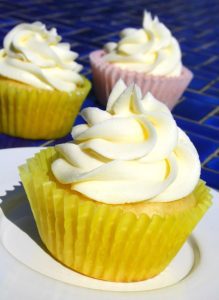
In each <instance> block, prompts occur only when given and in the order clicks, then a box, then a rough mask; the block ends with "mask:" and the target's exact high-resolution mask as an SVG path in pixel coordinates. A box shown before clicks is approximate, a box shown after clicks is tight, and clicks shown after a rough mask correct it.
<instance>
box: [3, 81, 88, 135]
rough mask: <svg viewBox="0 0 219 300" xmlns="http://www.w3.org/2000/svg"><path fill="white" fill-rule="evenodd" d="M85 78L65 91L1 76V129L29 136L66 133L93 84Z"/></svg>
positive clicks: (9, 132) (69, 129)
mask: <svg viewBox="0 0 219 300" xmlns="http://www.w3.org/2000/svg"><path fill="white" fill-rule="evenodd" d="M83 79H84V84H83V86H78V87H77V88H76V90H75V91H73V92H71V93H66V92H61V91H57V90H53V91H48V90H42V89H37V88H34V87H31V86H28V85H25V84H22V83H18V82H15V81H12V80H8V79H4V78H0V132H2V133H6V134H9V135H12V136H16V137H21V138H29V139H53V138H59V137H62V136H65V135H66V134H67V133H69V132H70V131H71V128H72V125H73V122H74V120H75V118H76V116H77V114H78V112H79V110H80V107H81V105H82V103H83V101H84V99H85V98H86V96H87V94H88V92H89V90H90V88H91V84H90V82H89V81H88V80H87V79H86V78H85V77H83Z"/></svg>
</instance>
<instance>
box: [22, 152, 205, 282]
mask: <svg viewBox="0 0 219 300" xmlns="http://www.w3.org/2000/svg"><path fill="white" fill-rule="evenodd" d="M57 157H58V154H57V153H56V151H55V149H54V148H48V149H46V150H43V151H41V152H40V153H38V154H36V155H35V157H34V158H31V159H29V160H28V161H27V163H26V164H25V165H23V166H21V167H20V176H21V179H22V182H23V185H24V188H25V191H26V193H27V197H28V199H29V202H30V205H31V208H32V211H33V215H34V218H35V221H36V224H37V228H38V230H39V234H40V236H41V239H42V241H43V243H44V244H45V245H46V247H47V248H48V250H49V252H50V253H51V254H52V255H53V256H54V257H55V258H56V259H57V260H58V261H60V262H62V263H63V264H64V265H66V266H68V267H69V268H71V269H73V270H75V271H78V272H80V273H82V274H85V275H87V276H90V277H93V278H98V279H102V280H108V281H117V282H133V281H140V280H145V279H147V278H152V277H154V276H155V275H157V274H159V273H160V272H161V271H163V270H164V269H165V268H166V266H167V265H168V264H169V263H170V261H171V260H172V259H173V258H174V256H175V255H176V254H177V252H178V251H179V249H180V248H181V246H182V245H183V243H184V242H185V241H186V239H187V237H188V235H189V234H190V233H191V232H192V230H193V229H194V227H195V226H196V224H197V223H198V222H199V221H200V219H201V218H202V216H203V215H204V214H205V212H206V211H207V209H208V207H209V206H210V205H211V195H210V193H209V190H208V188H207V187H206V186H205V184H204V183H203V182H202V181H200V182H199V184H198V186H197V187H196V189H195V191H194V195H195V197H196V198H197V205H196V206H194V207H193V208H192V209H191V208H190V209H187V210H186V209H185V211H183V212H180V213H179V212H178V213H177V214H173V215H168V216H163V217H162V216H158V215H153V216H152V217H149V216H147V215H146V214H140V215H139V216H136V215H135V214H134V213H132V212H124V211H123V210H122V209H121V208H118V207H117V206H116V205H107V204H103V203H100V202H95V201H92V200H90V199H88V198H85V197H84V196H83V195H80V194H79V193H76V192H74V191H72V190H70V188H69V187H65V186H64V185H61V184H59V183H58V182H56V180H55V179H54V177H53V175H52V174H51V171H50V166H51V162H52V161H53V160H54V159H55V158H57Z"/></svg>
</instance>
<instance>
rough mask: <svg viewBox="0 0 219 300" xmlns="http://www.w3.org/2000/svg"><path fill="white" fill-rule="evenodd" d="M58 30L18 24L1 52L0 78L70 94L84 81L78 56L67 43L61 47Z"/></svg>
mask: <svg viewBox="0 0 219 300" xmlns="http://www.w3.org/2000/svg"><path fill="white" fill-rule="evenodd" d="M60 41H61V37H60V36H59V35H58V34H57V31H56V29H55V28H52V29H50V30H47V29H46V26H45V25H44V24H42V23H41V22H34V23H32V24H26V23H23V24H19V25H17V26H16V27H14V28H13V29H12V30H11V31H10V32H9V33H8V34H7V35H6V36H5V38H4V41H3V46H4V48H3V49H2V50H0V75H1V76H4V77H7V78H10V79H14V80H17V81H20V82H23V83H26V84H28V85H31V86H34V87H37V88H42V89H47V90H53V89H57V90H61V91H66V92H71V91H73V90H74V89H75V87H76V85H77V84H82V83H83V79H82V77H81V76H80V75H79V74H78V72H80V71H81V69H82V66H81V65H79V64H77V63H76V62H75V61H74V60H75V59H76V58H77V57H78V54H77V53H75V52H73V51H71V50H70V45H69V44H68V43H60Z"/></svg>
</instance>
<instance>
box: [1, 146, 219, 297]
mask: <svg viewBox="0 0 219 300" xmlns="http://www.w3.org/2000/svg"><path fill="white" fill-rule="evenodd" d="M36 151H39V148H24V149H16V150H15V149H10V150H2V151H0V165H1V169H0V195H1V196H3V195H4V194H5V189H12V186H13V185H15V184H18V181H19V178H18V173H17V165H19V164H21V163H22V162H23V161H24V160H25V158H26V157H29V156H32V154H33V153H34V152H36ZM6 170H7V171H6ZM20 190H21V189H19V188H17V191H18V194H17V193H16V197H17V195H18V198H19V192H20V193H21V194H22V193H23V192H22V191H20ZM212 192H213V195H214V205H213V206H212V207H211V208H210V210H209V212H208V213H207V215H206V216H205V218H204V219H203V220H202V221H201V223H200V224H199V226H198V227H197V229H196V230H195V231H194V233H193V238H194V240H195V243H197V245H198V248H199V251H200V261H199V262H198V264H197V266H195V267H194V268H193V270H192V272H191V273H190V275H189V276H187V277H186V278H184V279H183V280H182V281H180V282H179V283H178V284H176V285H174V286H171V287H168V288H163V289H160V290H154V291H147V292H128V293H127V292H126V293H121V292H120V293H118V292H106V291H105V292H103V291H97V290H91V289H86V288H80V287H76V286H73V285H69V284H65V283H62V282H60V281H57V280H54V279H51V278H49V277H46V276H44V275H41V274H40V273H38V272H35V271H33V270H31V269H30V268H28V267H26V266H25V265H24V264H22V263H20V262H18V260H16V259H15V258H14V257H13V256H12V255H10V254H9V253H8V252H7V250H6V249H5V248H4V246H2V245H1V246H0V289H1V296H0V299H1V300H9V299H22V300H26V299H28V300H29V299H33V300H39V299H40V300H41V299H42V300H44V299H51V300H52V299H56V300H57V299H65V300H68V299H69V300H70V299H82V300H83V299H91V300H94V299H95V300H99V299H108V300H111V299H112V300H113V299H115V300H117V299H118V300H123V299H131V300H132V299H133V300H134V299H149V300H156V299H157V300H158V299H159V300H160V299H168V300H172V299H174V300H175V299H177V300H185V299H186V300H190V299H192V300H200V299H201V300H202V299H203V300H204V299H208V298H209V299H213V300H216V299H218V294H219V287H218V268H219V257H218V253H219V238H218V232H219V221H218V213H219V204H218V198H219V197H218V193H216V192H215V191H212ZM13 197H14V193H13V192H12V193H9V195H8V199H9V200H10V201H12V200H13ZM11 199H12V200H11ZM3 200H4V198H3ZM11 203H12V202H11ZM8 207H9V208H10V209H9V210H8V213H9V214H10V211H11V216H10V217H12V218H17V216H18V215H19V214H21V216H22V215H23V214H24V213H25V209H26V208H24V207H23V208H22V206H21V207H19V206H10V202H9V206H8ZM13 211H14V212H16V214H17V216H16V217H15V216H14V214H13V213H12V212H13ZM0 218H1V216H0ZM2 219H3V218H1V221H2ZM29 221H30V220H28V219H23V220H20V222H19V221H18V225H19V226H20V227H21V228H25V226H24V224H25V223H28V224H30V225H31V223H29ZM4 222H5V218H4ZM6 223H7V221H6ZM8 223H10V225H9V227H8V226H7V228H8V230H12V233H13V234H14V231H13V230H15V231H16V230H17V231H16V233H17V235H16V239H13V238H12V235H11V232H9V231H6V230H5V225H3V226H1V229H2V228H3V231H2V230H1V231H0V235H1V238H2V239H3V240H4V243H5V245H6V243H9V245H10V247H12V248H11V249H14V248H15V247H17V249H18V250H19V249H20V250H22V249H24V248H26V247H27V248H26V250H28V247H30V248H29V249H35V250H36V247H38V246H37V245H34V244H35V243H34V242H33V240H32V239H30V238H29V237H28V236H27V235H26V234H25V233H24V232H22V230H21V229H18V227H17V226H15V225H14V224H12V223H11V222H9V221H8ZM1 225H2V222H1ZM6 225H8V224H6ZM31 230H32V227H30V232H31ZM18 232H19V233H18ZM9 233H10V234H9ZM20 238H21V239H20ZM22 238H25V241H26V242H27V244H26V245H25V244H23V245H22V244H21V242H22ZM36 240H37V239H36ZM28 241H29V242H30V243H29V242H28ZM28 243H29V244H28ZM195 243H194V245H193V247H196V246H195ZM9 245H8V246H9ZM8 246H7V247H8ZM10 247H9V248H10ZM38 248H40V247H38ZM40 249H41V248H40ZM187 250H188V249H187ZM31 251H32V250H31ZM41 251H42V250H41ZM183 251H184V250H183ZM42 252H43V253H44V251H42ZM16 253H19V251H18V252H16ZM190 253H191V252H190ZM31 254H32V253H29V255H28V259H29V262H31V263H32V262H35V264H36V257H35V255H36V253H35V254H34V255H31ZM38 254H39V252H38ZM41 254H42V253H41ZM182 254H183V253H182ZM19 255H21V257H24V256H23V251H21V252H20V254H19ZM44 255H45V256H44V258H43V259H46V261H47V263H48V257H47V255H46V254H45V253H44ZM183 256H185V253H184V254H183ZM196 256H197V254H196ZM21 257H20V258H19V259H20V260H21ZM46 257H47V258H46ZM180 260H181V259H180ZM52 261H53V260H52ZM26 263H27V262H26ZM53 263H54V261H53ZM57 265H59V264H58V263H56V267H57ZM59 266H61V265H59ZM36 267H39V265H38V264H36ZM61 267H62V266H61ZM62 268H63V269H65V271H66V270H67V269H66V268H64V267H62ZM47 271H48V270H47ZM50 271H51V270H50ZM65 271H64V272H65ZM67 271H68V272H70V273H72V272H71V271H69V270H67ZM47 275H48V274H47ZM81 277H83V276H81ZM81 283H82V284H83V280H81ZM63 297H64V298H63Z"/></svg>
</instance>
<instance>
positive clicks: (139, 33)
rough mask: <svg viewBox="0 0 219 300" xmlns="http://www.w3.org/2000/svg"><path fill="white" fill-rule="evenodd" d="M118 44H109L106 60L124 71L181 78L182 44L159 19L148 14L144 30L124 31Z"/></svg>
mask: <svg viewBox="0 0 219 300" xmlns="http://www.w3.org/2000/svg"><path fill="white" fill-rule="evenodd" d="M120 37H121V39H120V41H119V42H118V43H114V42H110V43H107V44H106V45H105V50H106V52H107V54H106V55H105V56H104V59H105V60H106V61H107V62H110V63H113V64H115V65H116V66H118V67H119V68H121V69H127V70H130V71H137V72H142V73H145V74H150V75H159V76H163V75H164V76H179V75H180V74H181V72H182V62H181V56H182V55H181V50H180V46H179V43H178V42H177V40H176V39H175V38H174V37H173V36H172V34H171V32H170V30H169V29H168V28H167V27H166V26H165V25H164V24H162V23H161V22H160V21H159V19H158V17H155V18H154V19H153V18H152V16H151V14H150V13H149V12H147V11H145V12H144V18H143V28H140V29H135V28H127V29H124V30H122V31H121V33H120Z"/></svg>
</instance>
